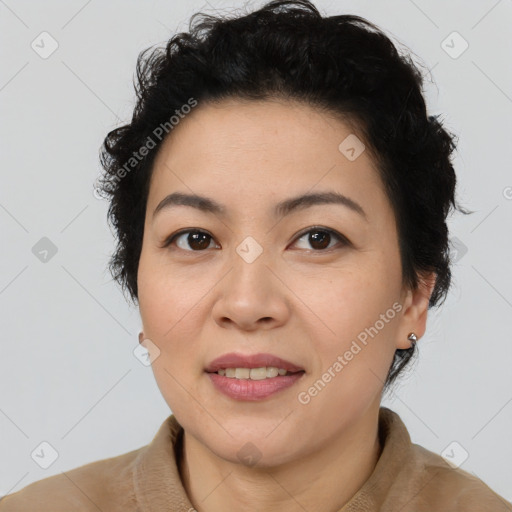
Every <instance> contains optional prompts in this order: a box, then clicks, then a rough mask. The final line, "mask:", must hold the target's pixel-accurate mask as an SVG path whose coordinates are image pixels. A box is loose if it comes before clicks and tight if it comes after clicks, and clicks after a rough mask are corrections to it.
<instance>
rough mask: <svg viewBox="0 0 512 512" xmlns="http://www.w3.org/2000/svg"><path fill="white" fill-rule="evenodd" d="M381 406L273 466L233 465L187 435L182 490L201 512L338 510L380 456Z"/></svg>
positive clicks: (185, 434)
mask: <svg viewBox="0 0 512 512" xmlns="http://www.w3.org/2000/svg"><path fill="white" fill-rule="evenodd" d="M378 413H379V406H378V404H377V407H376V408H375V407H372V408H370V409H368V410H367V411H366V414H365V416H364V417H361V418H359V420H358V421H357V422H356V423H354V424H353V425H351V426H350V428H349V430H344V431H343V432H340V433H339V435H338V436H337V437H336V438H335V439H332V440H328V441H326V443H325V444H324V445H322V446H321V448H320V449H319V450H316V451H315V452H314V453H312V454H310V455H308V456H307V457H302V458H300V459H295V460H292V461H289V462H288V463H286V464H282V465H280V466H274V467H266V468H257V467H247V466H244V465H241V464H235V463H233V462H231V461H228V460H225V459H221V458H219V457H217V456H216V455H215V454H213V453H212V452H211V451H210V450H209V449H208V448H207V447H205V446H204V445H202V444H201V443H200V442H199V441H198V440H197V439H195V438H193V437H192V436H189V435H188V434H187V433H186V432H185V433H184V435H183V446H182V456H181V458H180V460H179V470H180V476H181V478H182V482H183V486H184V488H185V490H186V492H187V494H188V496H189V499H190V500H191V502H192V503H193V505H194V507H195V509H196V510H197V512H213V511H218V510H230V509H231V510H240V509H243V510H247V511H250V512H263V511H265V512H274V511H278V510H279V511H282V510H287V511H290V512H304V510H308V511H309V512H320V511H322V512H326V511H332V512H335V511H338V510H340V509H341V508H342V507H343V506H344V505H345V504H346V503H347V502H348V501H349V500H350V499H351V498H352V496H353V495H354V494H355V493H356V492H357V491H358V490H359V489H360V488H361V486H362V485H363V484H364V482H365V481H366V480H367V479H368V478H369V477H370V475H371V473H372V472H373V470H374V468H375V465H376V464H377V461H378V459H379V456H380V453H381V445H380V442H379V435H378Z"/></svg>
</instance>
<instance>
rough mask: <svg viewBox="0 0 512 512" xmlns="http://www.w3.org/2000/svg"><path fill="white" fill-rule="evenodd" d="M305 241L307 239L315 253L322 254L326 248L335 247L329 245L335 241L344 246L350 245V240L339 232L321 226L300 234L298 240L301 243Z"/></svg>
mask: <svg viewBox="0 0 512 512" xmlns="http://www.w3.org/2000/svg"><path fill="white" fill-rule="evenodd" d="M303 239H305V241H306V243H309V244H311V246H312V247H313V252H322V251H325V249H326V248H327V249H331V248H332V247H333V246H332V245H331V246H329V244H330V242H332V241H333V239H336V240H338V241H340V242H342V245H348V243H349V242H348V240H347V239H346V238H345V237H344V236H343V235H341V234H340V233H338V232H337V231H334V230H332V229H328V228H323V227H321V226H318V227H313V228H308V230H307V231H303V232H302V233H301V234H299V238H297V239H296V240H297V241H298V242H300V241H301V240H303ZM334 245H336V244H334Z"/></svg>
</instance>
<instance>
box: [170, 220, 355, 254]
mask: <svg viewBox="0 0 512 512" xmlns="http://www.w3.org/2000/svg"><path fill="white" fill-rule="evenodd" d="M306 237H307V238H306ZM303 239H306V243H310V244H311V246H312V247H313V251H312V252H322V251H325V249H326V248H327V249H331V248H332V245H330V244H331V242H332V241H333V240H338V241H339V242H341V244H342V245H348V244H349V243H350V242H349V241H348V240H347V238H346V237H344V236H343V235H341V234H340V233H338V232H337V231H334V230H332V229H328V228H323V227H321V226H320V227H313V228H308V230H307V231H303V232H302V233H300V234H299V238H295V240H297V241H298V242H300V241H301V240H303ZM212 241H213V237H212V236H211V235H210V234H209V233H207V232H206V231H203V230H200V229H187V230H183V231H179V232H178V233H175V234H174V235H171V236H170V237H169V238H168V239H167V240H166V241H165V242H164V245H163V247H168V246H170V245H172V244H173V243H174V242H176V245H177V246H178V248H180V249H183V250H184V251H188V252H200V251H203V250H205V249H208V248H210V245H211V242H212ZM296 243H297V242H295V244H296ZM187 245H188V248H187ZM334 245H336V244H334ZM189 248H191V249H192V250H190V249H189Z"/></svg>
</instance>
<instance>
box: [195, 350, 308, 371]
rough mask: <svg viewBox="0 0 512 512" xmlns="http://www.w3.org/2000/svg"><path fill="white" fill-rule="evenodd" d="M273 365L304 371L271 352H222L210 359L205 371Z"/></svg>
mask: <svg viewBox="0 0 512 512" xmlns="http://www.w3.org/2000/svg"><path fill="white" fill-rule="evenodd" d="M265 366H266V367H269V366H273V367H276V368H282V369H283V370H287V371H289V372H300V371H305V370H304V368H302V367H300V366H298V365H296V364H294V363H292V362H290V361H287V360H286V359H282V358H280V357H277V356H274V355H272V354H247V355H244V354H237V353H234V352H233V353H230V354H223V355H222V356H220V357H217V358H216V359H214V360H213V361H211V362H210V363H209V364H208V365H207V367H206V368H205V371H206V372H207V373H215V372H217V371H219V370H221V369H225V368H262V367H265Z"/></svg>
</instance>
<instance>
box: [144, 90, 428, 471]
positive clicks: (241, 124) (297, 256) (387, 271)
mask: <svg viewBox="0 0 512 512" xmlns="http://www.w3.org/2000/svg"><path fill="white" fill-rule="evenodd" d="M348 136H351V138H350V139H348V142H345V143H344V145H343V144H342V146H341V150H340V149H339V147H340V144H341V143H342V142H343V141H344V140H345V139H346V138H347V137H348ZM353 137H354V132H353V130H352V129H351V128H350V126H349V125H348V124H345V123H343V122H342V121H339V120H334V119H333V118H331V117H327V116H326V115H325V114H323V113H320V112H318V111H316V110H314V109H312V108H311V107H309V106H305V105H302V104H298V103H289V102H277V101H269V100H266V101H258V102H256V101H253V102H242V101H237V100H229V101H228V100H225V101H223V102H222V103H219V104H217V105H215V106H214V105H207V104H199V106H198V107H197V108H196V109H195V110H194V111H192V113H190V114H189V115H188V116H187V117H186V118H185V119H183V120H182V121H181V122H180V124H179V125H177V126H176V127H175V128H174V130H173V131H172V133H171V136H169V137H168V138H167V139H166V140H165V141H164V143H163V145H162V147H161V148H160V151H159V154H158V155H157V158H156V161H155V165H154V170H153V175H152V178H151V183H150V190H149V196H148V202H147V211H146V218H145V227H144V238H143V245H142V253H141V257H140V262H139V271H138V299H139V306H140V314H141V318H142V325H143V333H144V338H146V339H149V340H150V343H149V344H148V345H149V347H150V354H151V352H152V351H153V354H152V357H155V359H154V361H153V363H152V368H153V371H154V375H155V378H156V381H157V384H158V386H159V389H160V390H161V392H162V395H163V397H164V399H165V400H166V402H167V403H168V405H169V407H170V408H171V410H172V412H173V413H174V415H175V416H176V418H177V419H178V421H179V422H180V423H181V425H182V426H183V427H184V429H185V431H186V433H187V435H191V436H193V438H194V439H196V440H198V441H199V442H200V443H202V444H203V445H204V446H206V447H207V448H209V450H211V451H212V452H213V453H215V454H216V455H218V456H219V457H221V458H222V459H225V460H230V461H233V462H239V461H240V450H241V448H242V447H244V445H245V444H246V442H248V441H250V442H251V443H253V445H255V446H256V447H257V451H258V456H259V457H261V459H260V464H263V465H264V464H267V465H273V464H280V463H285V462H287V461H292V460H297V459H298V458H300V457H302V456H307V455H308V454H310V453H313V452H315V451H316V450H318V449H320V448H322V447H325V446H328V445H329V443H332V442H334V440H335V439H337V438H339V437H340V436H343V434H344V432H348V431H349V429H350V428H353V427H354V426H356V425H357V424H358V422H360V421H362V419H363V418H365V417H366V416H365V415H367V412H368V411H369V410H370V409H371V408H375V407H377V408H378V404H379V402H380V394H381V390H382V387H383V383H384V381H385V378H386V374H387V371H388V369H389V366H390V364H391V361H392V359H393V354H394V352H395V350H396V349H397V348H408V347H409V346H410V342H409V341H407V334H408V332H410V331H411V330H415V332H416V334H420V335H421V334H422V332H423V331H422V324H421V321H419V320H418V317H417V316H414V315H413V314H412V313H411V311H412V308H413V307H414V304H415V302H414V295H413V294H412V293H411V291H410V290H407V289H405V288H404V287H403V285H402V272H401V264H400V254H399V247H398V238H397V231H396V225H395V217H394V214H393V211H392V208H391V205H390V203H389V200H388V198H387V196H386V194H385V192H384V188H383V184H382V182H381V180H380V178H379V175H378V173H377V171H376V169H375V167H374V163H373V161H372V159H371V157H370V155H369V152H368V151H364V150H363V151H362V153H361V154H360V155H359V156H357V153H358V152H359V150H360V149H361V148H362V146H360V144H361V143H360V142H357V140H356V139H353ZM354 140H355V141H356V142H355V146H354ZM349 142H352V144H349ZM347 146H348V148H347ZM351 146H354V148H355V151H351V150H350V147H351ZM354 156H357V158H355V159H354ZM174 193H182V194H196V195H199V196H203V197H206V198H209V199H210V200H212V201H214V202H215V203H217V204H218V205H220V207H221V210H220V211H211V209H210V210H208V211H206V210H205V209H204V208H198V207H194V206H191V205H183V204H175V203H172V202H170V201H168V202H167V206H164V207H161V208H159V211H158V212H157V213H154V212H155V209H157V206H158V205H159V204H161V202H162V201H163V200H164V199H165V198H166V197H167V196H168V195H170V194H174ZM313 193H314V194H328V193H331V194H332V193H334V194H338V197H341V196H343V197H344V199H342V201H341V202H325V201H324V202H321V201H320V202H315V201H311V202H310V203H307V202H303V203H302V205H301V206H297V204H295V208H293V205H292V207H290V205H289V204H288V208H283V207H282V208H280V209H276V205H278V204H279V203H282V202H284V201H287V200H289V199H290V198H295V197H297V196H301V195H304V194H313ZM204 204H206V203H203V205H204ZM413 317H414V318H413ZM420 320H421V319H420ZM414 322H416V323H414ZM413 324H414V325H413ZM228 353H236V354H240V355H242V356H247V355H253V354H261V353H264V354H271V355H273V356H276V357H279V358H281V359H284V360H286V361H288V362H290V363H293V364H294V365H295V366H296V367H298V368H301V369H302V370H303V371H302V372H301V373H300V374H296V375H295V376H292V377H286V376H285V377H280V376H278V377H272V378H269V379H268V382H270V381H272V382H276V381H278V380H279V379H281V378H284V379H287V380H286V382H287V386H284V387H283V388H282V389H279V390H278V391H274V392H273V393H271V394H269V395H267V396H262V392H261V390H262V389H266V390H268V389H274V388H272V386H269V387H265V386H267V384H265V382H267V381H253V382H256V385H255V387H254V389H253V391H254V390H256V391H254V393H256V394H254V393H253V394H252V395H247V396H245V398H244V397H241V396H239V395H236V391H237V389H238V391H240V389H245V388H243V387H242V385H244V386H245V385H246V384H247V381H244V382H240V381H239V382H238V384H240V386H239V387H238V388H236V384H235V386H234V385H233V382H235V380H232V381H230V384H228V387H229V389H232V390H233V388H234V387H235V388H236V389H235V391H234V392H235V395H233V394H231V395H228V394H225V392H223V391H220V390H219V388H218V387H217V385H215V383H214V380H215V382H219V381H220V380H222V381H225V380H227V379H228V377H221V376H219V375H218V374H217V375H216V377H214V378H212V375H210V374H209V373H207V372H206V371H205V369H206V368H208V366H209V364H210V363H211V362H212V361H213V360H214V359H216V358H218V357H219V356H222V355H224V354H228ZM233 365H235V363H233ZM233 365H231V366H233ZM235 366H239V367H240V366H244V365H243V364H242V363H240V364H236V365H235ZM276 366H277V365H276ZM242 373H243V372H242ZM240 375H242V374H240ZM219 377H220V378H219ZM290 382H291V385H288V384H289V383H290ZM277 387H279V384H277ZM251 389H252V388H251ZM258 390H259V391H258ZM258 393H260V394H258ZM263 394H264V393H263ZM245 449H248V448H247V447H246V448H245ZM252 449H254V448H252Z"/></svg>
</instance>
